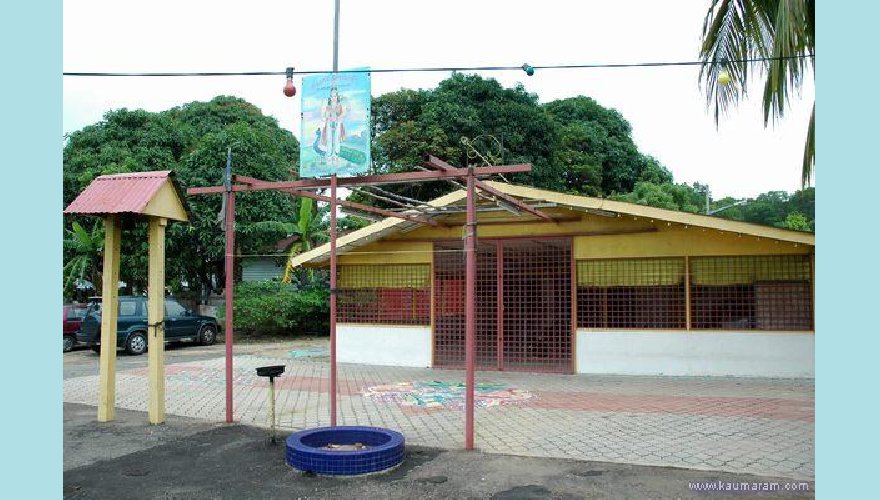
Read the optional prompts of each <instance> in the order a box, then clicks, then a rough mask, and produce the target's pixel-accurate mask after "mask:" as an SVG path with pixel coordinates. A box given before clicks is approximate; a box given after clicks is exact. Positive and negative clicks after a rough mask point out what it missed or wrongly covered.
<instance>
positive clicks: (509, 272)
mask: <svg viewBox="0 0 880 500" xmlns="http://www.w3.org/2000/svg"><path fill="white" fill-rule="evenodd" d="M571 262H572V261H571V240H570V239H568V238H550V239H540V240H538V239H519V238H517V239H506V240H485V239H483V240H480V241H479V244H478V247H477V276H476V331H475V334H476V335H475V347H476V365H477V368H478V369H481V370H511V371H541V372H561V373H570V372H572V369H573V365H572V309H571V308H572V295H571V284H572V281H571V279H572V278H571V273H572V267H571ZM464 282H465V259H464V252H463V246H462V243H461V242H458V241H449V242H438V243H435V245H434V286H435V293H434V366H436V367H440V368H464V360H465V355H464V354H465V352H464V335H465V331H464V327H465V317H464V296H465V290H464Z"/></svg>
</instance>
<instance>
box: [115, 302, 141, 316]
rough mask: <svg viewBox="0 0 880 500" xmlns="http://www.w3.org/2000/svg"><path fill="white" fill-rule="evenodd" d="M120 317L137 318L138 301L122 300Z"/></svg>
mask: <svg viewBox="0 0 880 500" xmlns="http://www.w3.org/2000/svg"><path fill="white" fill-rule="evenodd" d="M119 315H120V316H137V301H134V300H120V301H119Z"/></svg>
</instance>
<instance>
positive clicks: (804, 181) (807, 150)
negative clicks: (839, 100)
mask: <svg viewBox="0 0 880 500" xmlns="http://www.w3.org/2000/svg"><path fill="white" fill-rule="evenodd" d="M815 166H816V103H815V102H813V112H812V113H810V125H809V126H808V127H807V143H806V145H804V165H803V169H802V170H801V185H802V186H804V187H806V186H807V185H809V184H810V178H812V177H813V168H814V167H815Z"/></svg>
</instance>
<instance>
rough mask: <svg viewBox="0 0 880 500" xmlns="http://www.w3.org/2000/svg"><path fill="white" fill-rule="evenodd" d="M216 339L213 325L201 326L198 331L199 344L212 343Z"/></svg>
mask: <svg viewBox="0 0 880 500" xmlns="http://www.w3.org/2000/svg"><path fill="white" fill-rule="evenodd" d="M216 341H217V330H216V329H214V327H213V326H203V327H202V329H201V330H200V331H199V344H202V345H214V342H216Z"/></svg>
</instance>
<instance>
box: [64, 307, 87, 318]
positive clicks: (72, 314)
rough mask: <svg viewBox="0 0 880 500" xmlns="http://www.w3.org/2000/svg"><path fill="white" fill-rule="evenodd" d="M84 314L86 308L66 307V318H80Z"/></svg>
mask: <svg viewBox="0 0 880 500" xmlns="http://www.w3.org/2000/svg"><path fill="white" fill-rule="evenodd" d="M85 315H86V308H85V307H79V306H71V307H69V308H67V319H70V320H73V319H82V318H84V317H85Z"/></svg>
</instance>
